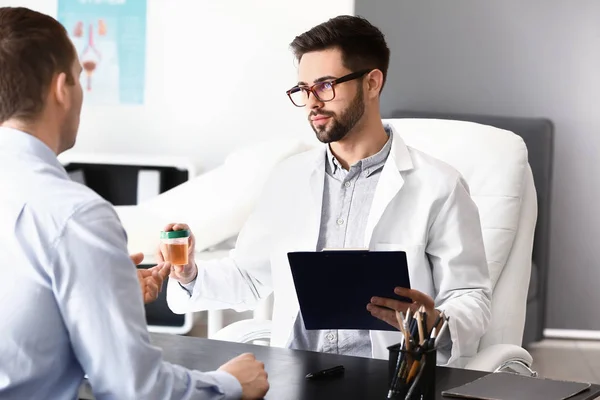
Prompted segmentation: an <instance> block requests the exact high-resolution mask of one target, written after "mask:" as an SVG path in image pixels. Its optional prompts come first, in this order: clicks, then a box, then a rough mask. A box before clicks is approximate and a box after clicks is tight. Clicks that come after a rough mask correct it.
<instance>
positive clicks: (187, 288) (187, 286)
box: [177, 279, 196, 296]
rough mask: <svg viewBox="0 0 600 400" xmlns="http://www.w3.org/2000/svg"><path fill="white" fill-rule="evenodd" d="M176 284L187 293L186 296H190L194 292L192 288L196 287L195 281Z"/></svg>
mask: <svg viewBox="0 0 600 400" xmlns="http://www.w3.org/2000/svg"><path fill="white" fill-rule="evenodd" d="M177 283H179V286H180V287H181V288H182V289H183V290H185V291H186V292H187V293H188V295H190V296H191V295H192V292H193V291H194V286H195V285H196V280H195V279H194V280H193V281H191V282H188V283H185V284H182V283H181V282H177Z"/></svg>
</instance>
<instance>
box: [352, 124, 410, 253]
mask: <svg viewBox="0 0 600 400" xmlns="http://www.w3.org/2000/svg"><path fill="white" fill-rule="evenodd" d="M392 135H393V138H392V148H391V149H390V154H389V156H388V158H387V160H386V162H385V164H384V166H383V170H382V171H381V176H380V177H379V181H378V183H377V187H376V188H375V195H374V196H373V203H372V204H371V210H370V211H369V218H368V219H367V227H366V230H365V239H364V243H365V247H366V248H371V246H370V245H369V244H370V243H371V238H372V236H373V231H374V230H375V227H376V226H377V224H378V223H379V220H380V219H381V216H382V215H383V213H384V212H385V209H386V208H387V206H388V205H389V204H390V202H391V201H392V200H393V199H394V197H396V195H397V194H398V192H399V191H400V189H402V186H403V185H404V178H403V177H402V174H401V173H400V172H401V171H407V170H410V169H412V168H413V163H412V160H411V158H410V153H409V152H408V148H407V147H406V144H405V143H404V140H402V138H401V137H400V135H398V134H397V133H396V132H394V131H393V129H392Z"/></svg>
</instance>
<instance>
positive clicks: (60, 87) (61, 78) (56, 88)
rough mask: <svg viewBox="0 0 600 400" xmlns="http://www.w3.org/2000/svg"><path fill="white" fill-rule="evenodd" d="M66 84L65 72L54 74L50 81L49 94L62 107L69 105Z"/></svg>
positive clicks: (66, 107) (69, 98)
mask: <svg viewBox="0 0 600 400" xmlns="http://www.w3.org/2000/svg"><path fill="white" fill-rule="evenodd" d="M68 86H69V84H68V82H67V74H66V73H64V72H61V73H59V74H56V75H54V78H53V79H52V83H50V93H49V95H50V96H52V97H54V100H55V101H56V102H57V103H58V104H59V105H60V106H61V108H63V109H68V108H69V107H70V106H71V96H70V92H69V87H68Z"/></svg>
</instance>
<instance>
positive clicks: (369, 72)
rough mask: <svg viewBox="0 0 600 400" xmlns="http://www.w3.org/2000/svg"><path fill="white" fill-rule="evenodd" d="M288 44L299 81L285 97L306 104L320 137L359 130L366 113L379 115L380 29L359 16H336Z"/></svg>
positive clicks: (384, 65)
mask: <svg viewBox="0 0 600 400" xmlns="http://www.w3.org/2000/svg"><path fill="white" fill-rule="evenodd" d="M291 48H292V50H293V52H294V55H295V56H296V59H297V60H298V63H299V65H298V85H297V86H296V87H294V88H292V89H291V90H290V91H288V95H289V96H290V99H291V100H292V102H293V103H294V104H295V105H296V106H299V107H302V106H304V107H305V108H306V112H307V114H308V119H309V123H310V125H311V127H312V128H313V130H314V131H315V133H316V134H317V137H318V139H319V140H320V141H322V142H324V143H330V142H336V141H340V140H342V139H344V138H345V137H347V136H348V135H350V134H351V133H352V132H354V131H357V130H358V129H360V127H361V124H362V123H363V122H364V119H365V116H369V115H371V116H376V117H377V118H379V95H380V93H381V89H382V88H383V85H384V83H385V79H386V75H387V69H388V64H389V59H390V50H389V48H388V47H387V44H386V42H385V38H384V36H383V34H382V33H381V31H380V30H379V29H377V28H376V27H375V26H373V25H371V23H369V22H368V21H367V20H365V19H364V18H360V17H354V16H339V17H336V18H333V19H330V20H329V21H327V22H324V23H322V24H320V25H318V26H315V27H314V28H312V29H310V30H309V31H307V32H305V33H303V34H301V35H300V36H297V37H296V38H295V39H294V41H293V42H292V43H291ZM340 78H341V79H340ZM336 79H337V80H338V81H337V82H336ZM311 87H312V89H313V91H312V92H309V91H308V89H309V88H311ZM315 92H316V94H317V96H315Z"/></svg>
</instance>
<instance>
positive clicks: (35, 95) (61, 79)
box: [0, 7, 83, 153]
mask: <svg viewBox="0 0 600 400" xmlns="http://www.w3.org/2000/svg"><path fill="white" fill-rule="evenodd" d="M80 73H81V66H80V64H79V60H78V57H77V54H76V52H75V48H74V47H73V44H72V43H71V41H70V40H69V37H68V36H67V32H66V30H65V28H64V27H63V26H62V25H61V24H60V23H58V22H57V21H56V20H55V19H53V18H51V17H49V16H47V15H44V14H41V13H38V12H35V11H32V10H29V9H26V8H12V7H1V8H0V124H1V125H2V126H7V127H12V128H15V129H20V130H23V131H25V132H27V133H30V134H32V135H35V136H37V137H39V138H40V139H42V140H43V141H44V142H45V143H46V144H47V145H48V146H50V147H51V148H52V149H53V150H54V151H55V152H57V153H60V152H62V151H64V150H67V149H68V148H70V147H72V146H73V145H74V144H75V138H76V136H77V130H78V128H79V113H80V111H81V103H82V100H83V91H82V89H81V85H80V83H79V75H80Z"/></svg>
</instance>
